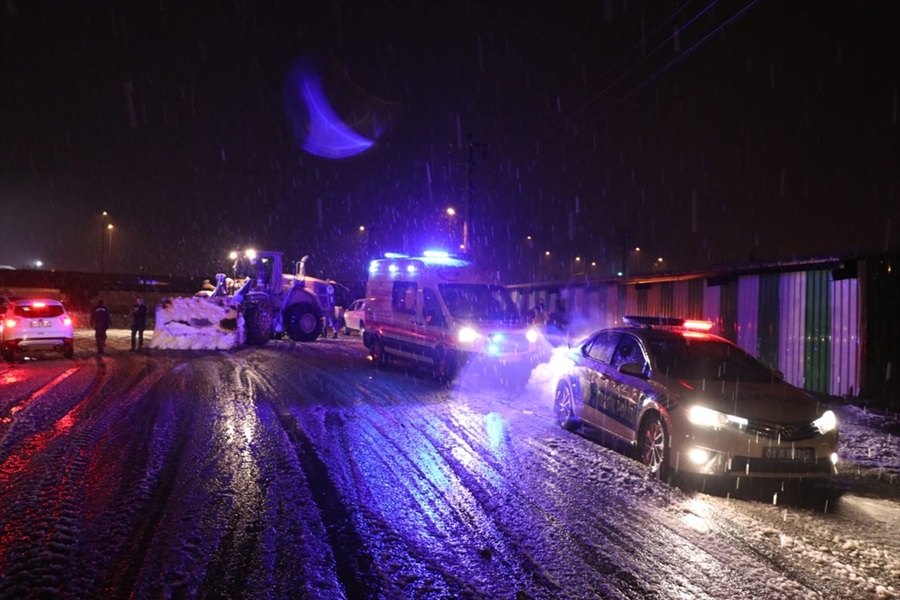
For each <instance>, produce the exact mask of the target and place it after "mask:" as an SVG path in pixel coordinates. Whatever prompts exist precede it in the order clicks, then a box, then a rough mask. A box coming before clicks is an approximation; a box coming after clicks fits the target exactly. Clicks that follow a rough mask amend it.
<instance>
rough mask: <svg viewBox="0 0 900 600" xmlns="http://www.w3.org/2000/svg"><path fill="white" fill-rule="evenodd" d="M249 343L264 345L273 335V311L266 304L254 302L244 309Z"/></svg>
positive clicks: (251, 344)
mask: <svg viewBox="0 0 900 600" xmlns="http://www.w3.org/2000/svg"><path fill="white" fill-rule="evenodd" d="M244 323H245V327H246V329H247V340H246V341H247V345H249V346H262V345H263V344H265V343H266V342H268V341H269V339H271V337H272V313H271V312H269V307H268V305H266V304H252V305H250V306H248V307H247V308H246V309H244Z"/></svg>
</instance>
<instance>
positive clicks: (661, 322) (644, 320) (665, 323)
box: [622, 315, 713, 331]
mask: <svg viewBox="0 0 900 600" xmlns="http://www.w3.org/2000/svg"><path fill="white" fill-rule="evenodd" d="M622 320H623V321H625V322H626V323H628V324H629V325H641V326H644V327H677V328H681V329H691V330H693V331H709V330H710V329H712V326H713V323H712V321H698V320H696V319H679V318H676V317H643V316H636V315H627V316H625V317H624V318H623V319H622Z"/></svg>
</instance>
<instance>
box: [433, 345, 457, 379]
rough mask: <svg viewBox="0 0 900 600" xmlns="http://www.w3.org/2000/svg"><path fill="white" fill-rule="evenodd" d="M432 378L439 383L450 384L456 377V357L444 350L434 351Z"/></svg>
mask: <svg viewBox="0 0 900 600" xmlns="http://www.w3.org/2000/svg"><path fill="white" fill-rule="evenodd" d="M434 376H435V378H436V379H437V380H438V381H440V382H441V383H450V382H451V381H453V378H454V377H456V357H455V356H453V353H452V352H450V351H449V350H447V349H446V348H438V349H437V350H436V351H435V355H434Z"/></svg>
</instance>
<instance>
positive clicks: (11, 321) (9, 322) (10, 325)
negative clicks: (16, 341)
mask: <svg viewBox="0 0 900 600" xmlns="http://www.w3.org/2000/svg"><path fill="white" fill-rule="evenodd" d="M18 324H19V321H18V320H17V319H6V320H4V321H3V326H4V327H6V328H7V329H12V328H13V327H15V326H16V325H18Z"/></svg>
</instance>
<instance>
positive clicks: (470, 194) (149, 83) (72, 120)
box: [0, 0, 900, 283]
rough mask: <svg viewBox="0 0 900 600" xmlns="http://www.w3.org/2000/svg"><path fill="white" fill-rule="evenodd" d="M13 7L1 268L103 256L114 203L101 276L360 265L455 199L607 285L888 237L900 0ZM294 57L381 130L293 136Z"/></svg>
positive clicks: (452, 231) (341, 103) (500, 266)
mask: <svg viewBox="0 0 900 600" xmlns="http://www.w3.org/2000/svg"><path fill="white" fill-rule="evenodd" d="M0 24H2V43H3V49H2V72H0V73H2V82H0V90H2V91H0V93H2V111H0V126H2V135H0V147H2V155H0V159H2V162H0V264H7V265H12V266H14V267H17V268H23V267H29V266H33V265H34V263H35V261H36V260H41V261H43V264H44V267H43V268H52V269H59V270H75V271H87V272H97V271H99V269H100V244H101V239H102V236H103V231H104V230H103V226H104V224H105V223H104V221H103V220H102V217H101V213H102V212H103V211H108V213H109V217H108V222H109V223H111V224H113V227H114V229H113V230H112V234H111V242H112V243H111V253H110V255H109V256H107V257H105V261H106V264H105V268H106V270H107V272H110V271H114V272H122V273H146V274H167V273H172V274H184V275H208V276H211V275H212V274H214V273H215V272H216V271H222V270H224V269H226V267H227V266H228V265H229V264H230V263H229V261H228V260H227V258H226V256H227V253H228V251H229V250H232V249H235V248H243V247H247V246H255V247H257V248H265V249H271V250H283V251H284V252H286V253H287V255H288V256H289V258H292V259H294V260H296V259H299V258H300V257H301V256H303V255H305V254H309V255H311V256H312V265H313V269H314V271H315V272H316V273H317V274H320V275H324V276H327V277H333V278H335V279H338V280H339V281H340V280H342V279H348V280H350V279H354V278H363V277H364V264H365V262H366V259H367V258H371V257H373V256H374V255H375V254H377V253H378V252H380V251H384V250H396V251H407V252H418V251H421V250H423V249H424V248H425V247H427V246H432V247H435V246H443V247H445V248H452V247H453V246H455V245H458V244H459V243H460V242H461V241H462V235H461V230H462V227H461V224H460V222H459V220H458V219H459V218H458V217H457V220H456V221H454V220H452V219H451V218H450V217H448V216H447V215H446V214H445V209H446V208H447V207H448V206H454V207H456V208H457V209H458V210H461V209H462V207H463V205H464V201H465V200H466V199H467V198H470V199H471V202H470V207H471V210H472V219H473V220H472V223H473V236H472V238H471V244H470V245H471V248H472V250H473V252H474V254H475V256H476V257H478V258H479V259H480V260H481V261H483V262H484V263H486V264H488V265H489V266H491V267H494V268H496V269H497V270H499V271H500V273H501V274H503V275H504V277H505V278H506V279H507V280H508V281H509V282H510V283H517V282H522V281H526V280H528V279H529V278H531V277H532V276H533V275H535V274H537V275H539V276H550V275H552V276H560V275H565V274H567V273H571V272H574V271H576V270H578V269H577V268H576V266H575V264H573V261H574V259H575V257H576V256H578V257H581V258H582V261H583V262H582V264H583V263H584V262H587V263H588V264H589V263H590V262H591V261H596V263H597V266H596V267H594V269H595V271H592V274H596V275H597V276H601V277H605V276H610V275H612V274H614V273H615V272H616V271H617V270H619V269H621V266H622V258H623V254H624V252H623V237H624V239H625V242H626V243H627V246H628V248H629V249H633V248H634V247H640V248H641V251H640V253H635V252H633V251H629V252H628V253H627V254H628V256H627V261H628V268H629V270H630V271H631V272H635V271H637V270H646V269H649V267H650V265H651V264H652V262H653V261H655V260H656V259H657V258H659V257H662V258H663V259H664V263H663V265H664V267H663V268H665V269H667V270H668V269H674V270H696V269H704V268H707V267H710V266H719V265H745V264H747V263H750V262H752V263H760V262H770V261H776V260H778V261H783V260H794V259H802V258H811V257H821V256H847V255H852V254H865V253H871V252H882V251H886V250H891V251H896V250H897V249H898V248H900V190H898V183H900V181H898V180H900V122H898V119H900V117H898V110H900V109H898V90H900V2H896V1H893V0H892V1H886V2H804V1H795V2H776V1H771V0H763V1H759V2H754V1H752V0H741V1H720V2H707V1H702V2H669V1H658V2H657V1H654V2H635V1H628V2H625V1H621V0H609V1H606V2H590V3H588V2H572V3H569V2H440V1H434V2H356V1H348V2H255V1H254V2H250V1H248V2H241V1H233V0H228V1H222V2H182V1H175V2H169V1H165V0H160V1H152V2H151V1H140V2H77V1H72V2H65V1H59V2H47V1H33V0H32V1H24V0H7V1H6V3H5V10H4V11H3V13H2V16H0ZM298 61H300V62H298ZM298 64H300V65H305V68H306V72H309V73H315V74H316V76H317V77H318V78H319V79H320V80H321V83H322V87H323V90H324V92H325V94H326V96H327V102H328V103H329V104H330V106H331V108H332V109H333V110H334V112H335V113H336V114H337V115H338V116H339V117H340V118H341V119H342V120H343V122H344V123H345V124H346V125H347V126H349V127H351V128H352V129H353V130H354V131H355V132H357V133H358V134H360V135H361V136H363V137H366V138H368V139H372V140H374V142H375V143H374V144H373V145H372V146H371V148H369V149H368V150H366V151H364V152H362V153H360V154H357V155H355V156H352V157H348V158H343V159H335V158H324V157H321V156H316V155H313V154H311V153H309V152H307V151H305V150H304V149H303V147H302V146H303V141H304V140H303V139H301V137H300V136H298V135H296V133H297V132H302V131H303V126H304V121H303V119H304V115H307V114H308V113H307V112H306V109H305V106H304V105H303V104H302V103H299V102H300V101H299V100H298V99H299V98H300V96H299V95H298V94H297V93H296V90H295V89H294V88H292V87H291V81H292V80H291V77H290V74H291V73H292V68H293V69H296V66H297V65H298ZM294 72H296V71H294ZM298 103H299V104H298ZM306 124H307V125H308V123H306ZM360 225H364V226H365V227H366V228H367V229H366V231H365V232H360V231H359V227H360ZM526 236H531V238H532V239H531V241H530V242H529V241H527V240H526ZM547 250H549V251H550V252H551V254H550V257H549V258H548V257H546V256H544V252H545V251H547ZM540 261H543V263H544V264H541V262H540Z"/></svg>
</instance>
